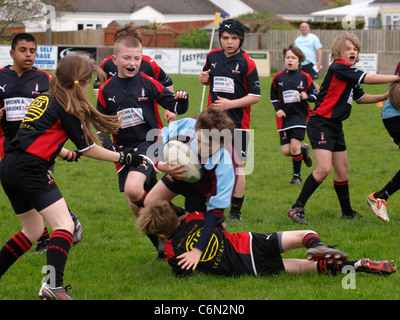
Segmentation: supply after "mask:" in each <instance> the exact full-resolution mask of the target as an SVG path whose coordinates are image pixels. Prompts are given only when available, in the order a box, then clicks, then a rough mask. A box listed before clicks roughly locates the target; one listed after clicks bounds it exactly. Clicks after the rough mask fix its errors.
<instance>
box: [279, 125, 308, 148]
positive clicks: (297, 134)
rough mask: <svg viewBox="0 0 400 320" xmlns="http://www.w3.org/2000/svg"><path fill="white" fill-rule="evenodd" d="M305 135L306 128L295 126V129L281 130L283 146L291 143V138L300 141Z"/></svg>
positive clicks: (280, 135)
mask: <svg viewBox="0 0 400 320" xmlns="http://www.w3.org/2000/svg"><path fill="white" fill-rule="evenodd" d="M305 135H306V129H305V128H293V129H288V130H282V131H279V137H280V141H281V146H283V145H285V144H288V143H290V140H291V139H297V140H299V141H303V140H304V137H305Z"/></svg>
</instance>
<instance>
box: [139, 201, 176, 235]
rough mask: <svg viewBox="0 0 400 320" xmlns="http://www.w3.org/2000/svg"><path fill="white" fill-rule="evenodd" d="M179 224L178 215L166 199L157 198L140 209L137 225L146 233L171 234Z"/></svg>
mask: <svg viewBox="0 0 400 320" xmlns="http://www.w3.org/2000/svg"><path fill="white" fill-rule="evenodd" d="M177 226H178V217H177V215H176V213H175V211H174V210H173V209H172V207H171V205H170V204H169V202H168V201H166V200H157V201H155V202H153V203H151V204H150V205H148V206H146V207H144V208H142V209H140V211H139V216H138V217H137V219H136V227H137V228H138V229H139V231H140V232H142V233H145V234H155V235H159V234H165V235H171V234H172V233H173V232H174V231H175V229H176V227H177Z"/></svg>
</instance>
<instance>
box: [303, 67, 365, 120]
mask: <svg viewBox="0 0 400 320" xmlns="http://www.w3.org/2000/svg"><path fill="white" fill-rule="evenodd" d="M365 75H366V73H365V72H364V71H361V70H359V69H357V68H355V67H354V66H352V65H350V64H348V63H346V62H344V61H343V60H335V61H333V62H332V64H331V65H330V66H329V68H328V71H327V73H326V75H325V78H324V80H323V82H322V85H321V89H320V92H319V94H318V98H317V102H316V103H315V107H314V109H313V110H312V111H311V115H313V114H317V115H320V116H321V117H324V118H328V119H335V120H340V121H342V120H345V119H347V118H348V117H349V116H350V113H351V105H352V102H353V99H354V100H356V101H357V100H360V99H362V97H363V96H364V91H363V89H362V87H361V85H360V84H361V83H362V82H363V81H364V78H365Z"/></svg>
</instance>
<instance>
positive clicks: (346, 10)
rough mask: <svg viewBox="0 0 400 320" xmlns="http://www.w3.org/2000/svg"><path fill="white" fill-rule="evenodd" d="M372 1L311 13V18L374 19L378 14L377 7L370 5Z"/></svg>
mask: <svg viewBox="0 0 400 320" xmlns="http://www.w3.org/2000/svg"><path fill="white" fill-rule="evenodd" d="M372 2H373V1H366V2H362V3H356V4H350V5H347V6H343V7H338V8H333V9H328V10H321V11H316V12H313V13H311V16H313V17H321V16H323V17H338V18H342V17H345V16H349V15H350V16H355V17H366V18H367V17H373V18H376V17H377V15H378V13H379V10H380V9H379V6H374V5H371V3H372Z"/></svg>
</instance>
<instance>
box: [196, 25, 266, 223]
mask: <svg viewBox="0 0 400 320" xmlns="http://www.w3.org/2000/svg"><path fill="white" fill-rule="evenodd" d="M244 35H245V30H244V26H243V25H242V23H241V22H240V21H238V20H234V19H228V20H225V21H223V22H222V24H221V26H220V27H219V41H220V43H221V47H222V48H220V49H215V50H212V51H210V52H209V53H208V55H207V59H206V64H205V66H204V67H203V72H201V73H200V76H199V79H200V82H201V83H202V84H203V85H209V86H210V91H209V96H208V105H210V104H211V103H213V104H214V105H215V106H216V107H219V108H222V109H223V110H225V111H226V113H227V114H228V115H229V116H230V117H231V119H232V120H233V121H234V122H235V125H236V130H235V139H234V148H235V150H236V154H237V157H238V164H239V169H240V170H241V173H240V174H239V175H238V181H237V184H236V187H235V192H234V195H233V198H232V205H231V212H230V214H229V217H228V220H241V211H240V210H241V207H242V205H243V201H244V192H245V188H246V176H245V174H244V169H243V162H244V161H246V160H247V151H248V142H249V129H250V108H251V107H250V106H251V105H253V104H256V103H257V102H258V101H259V100H260V97H261V95H260V81H259V78H258V73H257V68H256V64H255V62H254V61H253V60H252V59H251V58H250V57H249V56H248V54H247V53H246V52H244V51H243V50H242V49H241V47H242V44H243V41H244Z"/></svg>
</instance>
